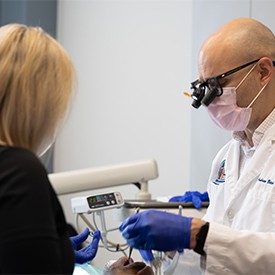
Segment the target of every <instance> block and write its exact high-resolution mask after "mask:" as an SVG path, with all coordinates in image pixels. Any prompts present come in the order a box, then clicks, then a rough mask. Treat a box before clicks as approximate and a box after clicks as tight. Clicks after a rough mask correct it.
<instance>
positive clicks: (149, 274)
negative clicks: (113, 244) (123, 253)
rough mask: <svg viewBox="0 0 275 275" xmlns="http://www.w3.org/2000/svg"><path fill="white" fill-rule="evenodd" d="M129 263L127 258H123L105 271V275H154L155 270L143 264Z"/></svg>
mask: <svg viewBox="0 0 275 275" xmlns="http://www.w3.org/2000/svg"><path fill="white" fill-rule="evenodd" d="M127 263H128V258H127V257H122V258H120V259H118V260H117V261H116V262H114V263H113V264H112V265H110V266H109V267H108V268H107V269H105V272H104V274H105V275H133V274H138V275H153V274H154V273H153V270H152V268H151V267H150V266H147V265H146V264H145V263H143V262H133V263H130V264H127Z"/></svg>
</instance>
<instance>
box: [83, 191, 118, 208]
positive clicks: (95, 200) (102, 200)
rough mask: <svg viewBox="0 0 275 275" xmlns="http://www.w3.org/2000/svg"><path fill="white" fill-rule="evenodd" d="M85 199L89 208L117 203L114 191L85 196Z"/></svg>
mask: <svg viewBox="0 0 275 275" xmlns="http://www.w3.org/2000/svg"><path fill="white" fill-rule="evenodd" d="M87 200H88V204H89V207H90V208H98V207H104V206H110V205H116V204H117V201H116V198H115V195H114V193H109V194H104V195H96V196H90V197H88V198H87Z"/></svg>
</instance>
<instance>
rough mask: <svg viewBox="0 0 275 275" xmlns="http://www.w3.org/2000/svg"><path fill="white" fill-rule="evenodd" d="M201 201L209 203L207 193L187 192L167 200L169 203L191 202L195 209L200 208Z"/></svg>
mask: <svg viewBox="0 0 275 275" xmlns="http://www.w3.org/2000/svg"><path fill="white" fill-rule="evenodd" d="M203 201H209V197H208V193H207V192H204V193H200V192H197V191H187V192H185V194H183V196H175V197H172V198H170V200H169V202H192V203H193V205H194V206H195V207H196V208H197V209H200V208H201V207H202V202H203Z"/></svg>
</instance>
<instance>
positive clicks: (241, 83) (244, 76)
mask: <svg viewBox="0 0 275 275" xmlns="http://www.w3.org/2000/svg"><path fill="white" fill-rule="evenodd" d="M257 64H258V62H257V63H256V64H255V65H254V66H253V67H252V68H251V69H250V70H249V71H248V73H247V74H246V75H245V76H244V78H243V79H242V80H241V82H240V83H239V84H238V85H237V87H236V90H237V89H238V88H239V87H240V86H241V85H242V84H243V82H244V81H245V80H246V78H247V77H248V76H249V75H250V73H251V72H252V71H253V70H254V68H255V67H256V66H257Z"/></svg>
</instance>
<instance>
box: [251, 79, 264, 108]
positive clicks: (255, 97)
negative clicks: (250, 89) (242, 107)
mask: <svg viewBox="0 0 275 275" xmlns="http://www.w3.org/2000/svg"><path fill="white" fill-rule="evenodd" d="M267 84H268V82H267V83H266V84H265V85H264V86H263V87H262V89H261V90H260V91H259V92H258V94H257V95H256V96H255V98H254V99H253V100H252V101H251V102H250V104H249V105H248V106H247V107H246V109H248V108H250V107H251V106H252V104H253V103H254V102H255V100H256V99H257V98H258V97H259V95H260V94H261V93H262V91H263V90H264V88H265V87H266V86H267Z"/></svg>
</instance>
